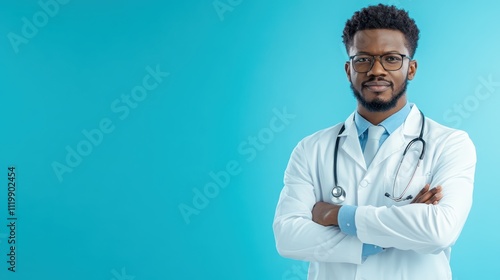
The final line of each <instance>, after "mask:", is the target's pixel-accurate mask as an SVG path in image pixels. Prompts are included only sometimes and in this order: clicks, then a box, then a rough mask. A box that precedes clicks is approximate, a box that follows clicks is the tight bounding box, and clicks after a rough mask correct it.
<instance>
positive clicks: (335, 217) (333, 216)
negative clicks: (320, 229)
mask: <svg viewBox="0 0 500 280" xmlns="http://www.w3.org/2000/svg"><path fill="white" fill-rule="evenodd" d="M340 207H342V206H337V205H332V206H331V208H330V210H329V211H328V214H327V215H326V218H327V222H328V224H330V225H332V226H338V225H339V210H340Z"/></svg>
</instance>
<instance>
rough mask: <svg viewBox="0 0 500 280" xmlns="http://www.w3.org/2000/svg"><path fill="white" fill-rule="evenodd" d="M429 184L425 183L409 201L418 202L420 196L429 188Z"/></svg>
mask: <svg viewBox="0 0 500 280" xmlns="http://www.w3.org/2000/svg"><path fill="white" fill-rule="evenodd" d="M429 188H430V185H429V184H426V185H425V186H424V188H423V189H422V190H420V192H419V193H418V194H417V196H415V198H414V199H413V200H412V202H411V203H420V198H421V197H422V196H423V195H424V194H425V193H426V192H427V191H428V190H429Z"/></svg>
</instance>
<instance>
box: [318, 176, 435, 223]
mask: <svg viewBox="0 0 500 280" xmlns="http://www.w3.org/2000/svg"><path fill="white" fill-rule="evenodd" d="M441 191H442V187H441V186H437V187H435V188H433V189H430V185H429V184H427V185H425V187H424V188H423V189H422V190H421V191H420V192H419V193H418V194H417V196H416V197H415V198H414V199H413V200H412V202H411V203H424V204H434V205H436V204H438V202H439V200H440V199H441V198H442V197H443V194H442V193H441ZM340 207H342V206H341V205H335V204H330V203H327V202H322V201H319V202H317V203H316V204H315V205H314V207H313V210H312V220H313V221H314V222H315V223H317V224H320V225H322V226H338V225H339V222H338V214H339V210H340Z"/></svg>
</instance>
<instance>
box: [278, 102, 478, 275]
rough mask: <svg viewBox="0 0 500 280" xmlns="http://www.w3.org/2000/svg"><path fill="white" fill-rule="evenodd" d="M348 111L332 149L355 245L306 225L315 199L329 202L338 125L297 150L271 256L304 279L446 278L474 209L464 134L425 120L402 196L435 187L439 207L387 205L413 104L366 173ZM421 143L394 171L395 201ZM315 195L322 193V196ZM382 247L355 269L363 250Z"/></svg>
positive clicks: (415, 114) (470, 151) (413, 123)
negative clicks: (299, 264)
mask: <svg viewBox="0 0 500 280" xmlns="http://www.w3.org/2000/svg"><path fill="white" fill-rule="evenodd" d="M353 116H354V113H353V114H352V115H351V116H349V117H348V118H347V120H346V121H345V131H344V132H343V133H342V134H341V135H340V137H341V138H340V142H339V151H338V165H337V166H338V171H337V172H338V182H339V185H340V186H342V187H343V188H344V189H345V191H346V200H345V202H344V204H348V205H357V206H358V208H357V211H356V215H355V221H356V227H357V237H356V236H349V235H346V234H344V233H342V232H341V231H340V230H339V228H338V227H333V226H328V227H325V226H322V225H319V224H317V223H315V222H313V221H312V214H311V210H312V208H313V206H314V204H315V203H316V202H317V201H320V199H321V197H323V201H326V202H329V199H330V196H329V194H330V191H331V190H332V187H333V185H334V179H333V153H334V146H335V141H336V137H337V134H338V132H339V130H340V127H341V126H342V124H338V125H335V126H333V127H330V128H327V129H324V130H321V131H318V132H316V133H314V134H313V135H310V136H308V137H306V138H304V139H303V140H302V141H300V143H299V144H298V145H297V146H296V147H295V149H294V151H293V153H292V155H291V158H290V161H289V163H288V166H287V169H286V171H285V177H284V188H283V190H282V192H281V195H280V198H279V202H278V205H277V208H276V214H275V218H274V223H273V228H274V235H275V239H276V247H277V249H278V252H279V253H280V254H281V255H282V256H284V257H289V258H293V259H298V260H305V261H309V262H310V265H309V273H308V279H314V280H323V279H340V280H347V279H373V280H382V279H383V280H386V279H398V280H401V279H415V280H421V279H426V280H431V279H439V280H443V279H452V277H451V270H450V265H449V260H450V251H451V246H452V245H453V244H454V243H455V241H456V240H457V238H458V236H459V234H460V232H461V230H462V228H463V226H464V223H465V221H466V218H467V215H468V214H469V210H470V208H471V204H472V190H473V184H474V171H475V164H476V152H475V148H474V145H473V143H472V141H471V140H470V138H469V136H468V135H467V133H465V132H463V131H460V130H456V129H451V128H448V127H445V126H442V125H440V124H438V123H436V122H434V121H432V120H431V119H429V118H426V121H425V131H424V136H423V138H424V139H425V140H426V142H427V145H426V150H425V156H424V160H423V161H422V163H421V165H420V167H419V168H418V169H417V171H416V174H415V177H414V179H413V181H412V182H411V184H410V189H409V191H408V193H407V194H406V195H408V194H412V195H413V197H415V196H416V195H417V193H418V192H419V191H420V190H421V189H422V188H423V187H424V186H425V184H426V183H430V184H431V188H432V187H436V186H438V185H441V186H442V187H443V190H442V194H443V198H442V199H441V201H440V202H439V204H437V205H426V204H410V202H411V200H407V201H402V202H394V201H393V200H391V199H388V198H387V197H385V196H384V194H385V193H386V192H389V193H391V194H392V186H393V180H394V175H395V173H396V167H397V164H398V162H399V161H400V160H401V157H402V154H403V151H404V149H405V147H406V145H407V144H408V142H409V141H410V140H412V139H414V138H416V137H417V136H418V135H419V133H420V127H421V121H422V117H421V115H420V113H419V111H418V109H417V106H416V105H413V107H412V109H411V112H410V114H409V115H408V117H407V119H406V121H405V123H404V124H403V125H402V126H400V127H399V128H398V129H396V130H395V131H394V132H393V133H392V134H391V135H390V136H389V137H388V138H387V139H386V140H385V142H384V143H383V144H382V146H381V147H380V149H379V151H378V152H377V155H376V156H375V158H374V159H373V162H372V165H371V166H370V168H369V169H368V170H367V168H366V166H365V161H364V158H363V153H362V151H361V147H360V144H359V140H358V132H357V129H356V124H355V123H354V120H353ZM420 147H421V146H420V144H416V145H413V147H412V148H411V149H410V151H409V152H408V154H407V155H406V158H405V160H404V162H403V165H402V167H401V171H400V173H399V175H398V178H397V181H396V191H395V195H396V196H399V195H400V193H401V192H402V191H403V189H404V188H405V187H406V185H407V184H408V180H409V178H410V175H411V172H413V168H414V167H415V165H416V164H417V161H418V156H419V151H420ZM321 189H322V192H321V191H320V190H321ZM363 243H367V244H374V245H378V246H381V247H383V248H387V249H386V250H385V251H384V252H381V253H379V254H376V255H372V256H369V257H368V258H367V259H366V260H365V261H364V262H363V261H362V257H361V252H362V244H363Z"/></svg>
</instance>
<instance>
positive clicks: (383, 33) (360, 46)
mask: <svg viewBox="0 0 500 280" xmlns="http://www.w3.org/2000/svg"><path fill="white" fill-rule="evenodd" d="M405 44H406V39H405V36H404V34H403V33H402V32H401V31H399V30H391V29H367V30H360V31H357V32H356V34H354V40H353V44H352V46H351V48H350V51H351V55H353V54H356V53H360V52H366V53H369V54H384V53H388V52H398V53H402V54H409V53H408V48H407V47H406V45H405Z"/></svg>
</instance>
